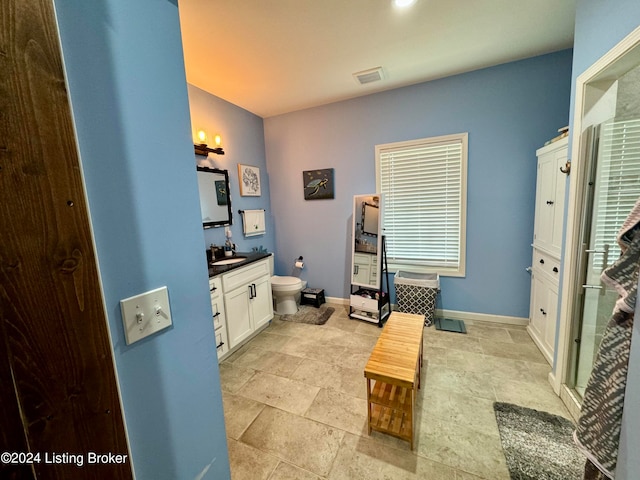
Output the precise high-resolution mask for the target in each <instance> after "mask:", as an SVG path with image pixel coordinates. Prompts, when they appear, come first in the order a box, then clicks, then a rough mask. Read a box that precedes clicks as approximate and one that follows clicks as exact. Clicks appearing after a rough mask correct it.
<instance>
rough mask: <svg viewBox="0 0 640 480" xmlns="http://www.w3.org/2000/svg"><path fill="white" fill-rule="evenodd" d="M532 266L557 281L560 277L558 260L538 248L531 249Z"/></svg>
mask: <svg viewBox="0 0 640 480" xmlns="http://www.w3.org/2000/svg"><path fill="white" fill-rule="evenodd" d="M533 268H535V269H536V270H537V271H539V272H542V273H544V274H546V275H547V276H549V277H550V278H551V279H553V280H555V281H556V282H558V280H559V278H560V261H559V260H557V259H556V258H554V257H552V256H551V255H549V254H547V253H544V252H542V251H541V250H538V249H535V248H534V249H533Z"/></svg>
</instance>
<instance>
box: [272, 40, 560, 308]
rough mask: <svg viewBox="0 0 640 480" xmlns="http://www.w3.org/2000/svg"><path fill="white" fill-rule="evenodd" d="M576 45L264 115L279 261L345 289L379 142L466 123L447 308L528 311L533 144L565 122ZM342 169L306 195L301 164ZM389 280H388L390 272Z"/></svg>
mask: <svg viewBox="0 0 640 480" xmlns="http://www.w3.org/2000/svg"><path fill="white" fill-rule="evenodd" d="M571 61H572V53H571V51H570V50H565V51H562V52H557V53H554V54H550V55H545V56H540V57H536V58H531V59H527V60H523V61H519V62H513V63H508V64H505V65H500V66H497V67H493V68H488V69H484V70H479V71H475V72H471V73H466V74H462V75H457V76H453V77H448V78H445V79H442V80H436V81H432V82H427V83H422V84H419V85H414V86H410V87H405V88H401V89H396V90H392V91H388V92H383V93H378V94H374V95H370V96H366V97H360V98H357V99H353V100H348V101H343V102H339V103H334V104H331V105H326V106H321V107H317V108H312V109H307V110H302V111H298V112H294V113H290V114H286V115H281V116H277V117H271V118H267V119H265V121H264V124H265V143H266V146H267V150H266V151H267V166H268V173H269V180H270V186H271V206H272V209H273V213H274V217H275V227H276V229H277V232H278V235H277V238H276V261H277V265H278V267H279V268H280V269H286V268H287V267H288V265H289V264H290V263H291V262H292V260H293V258H295V257H296V256H297V255H303V256H304V258H305V261H306V262H305V264H306V269H305V271H304V272H303V276H306V278H307V280H308V281H309V286H310V287H315V288H324V289H325V290H326V293H327V295H328V296H331V297H340V298H347V297H348V294H349V285H350V276H349V273H350V251H351V250H350V240H349V236H350V231H351V216H352V201H353V195H356V194H366V193H373V192H375V190H376V184H375V166H374V146H375V145H376V144H382V143H389V142H397V141H402V140H411V139H416V138H423V137H430V136H437V135H444V134H451V133H460V132H469V169H468V203H467V208H468V210H467V275H466V278H452V277H448V278H442V279H441V287H442V293H441V295H440V300H439V302H440V305H439V306H440V307H441V308H445V309H448V310H458V311H465V312H476V313H486V314H497V315H505V316H515V317H521V318H527V317H528V316H529V295H530V281H531V278H530V275H529V274H528V273H527V272H526V271H525V268H526V267H527V266H529V265H531V242H532V239H533V214H534V197H535V179H536V155H535V150H536V149H537V148H539V147H541V146H542V145H543V144H544V142H545V141H547V140H548V139H550V138H552V137H554V136H555V135H557V129H558V128H560V127H562V126H565V125H567V123H568V107H569V95H570V78H571ZM320 168H334V169H335V185H336V196H335V199H334V200H315V201H305V200H304V197H303V188H302V187H303V185H302V171H303V170H313V169H320ZM392 283H393V282H392Z"/></svg>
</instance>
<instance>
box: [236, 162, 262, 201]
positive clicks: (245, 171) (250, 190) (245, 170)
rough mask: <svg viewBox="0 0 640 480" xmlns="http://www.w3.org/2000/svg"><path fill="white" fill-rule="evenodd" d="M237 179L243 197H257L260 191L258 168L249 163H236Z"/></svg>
mask: <svg viewBox="0 0 640 480" xmlns="http://www.w3.org/2000/svg"><path fill="white" fill-rule="evenodd" d="M238 181H239V182H240V195H242V196H243V197H259V196H260V195H261V193H260V169H259V168H258V167H253V166H251V165H241V164H238Z"/></svg>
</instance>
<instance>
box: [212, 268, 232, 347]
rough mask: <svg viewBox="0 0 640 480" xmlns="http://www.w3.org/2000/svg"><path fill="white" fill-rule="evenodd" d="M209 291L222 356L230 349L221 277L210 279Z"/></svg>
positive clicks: (218, 345) (214, 325)
mask: <svg viewBox="0 0 640 480" xmlns="http://www.w3.org/2000/svg"><path fill="white" fill-rule="evenodd" d="M209 291H210V292H211V311H212V313H213V329H214V331H215V335H216V351H217V353H218V358H221V357H222V356H223V355H224V354H225V353H227V352H228V351H229V340H228V338H227V321H226V315H225V309H224V300H223V298H222V281H221V280H220V278H219V277H213V278H210V279H209Z"/></svg>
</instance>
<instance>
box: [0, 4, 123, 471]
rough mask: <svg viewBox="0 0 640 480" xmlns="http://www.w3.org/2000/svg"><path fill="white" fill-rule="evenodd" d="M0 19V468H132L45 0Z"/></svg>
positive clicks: (12, 7) (9, 7)
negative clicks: (21, 455)
mask: <svg viewBox="0 0 640 480" xmlns="http://www.w3.org/2000/svg"><path fill="white" fill-rule="evenodd" d="M0 22H1V25H0V73H1V74H0V342H1V343H0V395H1V396H0V422H1V427H0V431H1V432H2V433H1V434H0V442H1V444H0V452H5V451H10V452H31V453H33V454H34V457H33V460H34V463H32V464H29V465H22V466H21V465H7V464H6V463H0V478H39V479H58V478H60V479H80V478H82V479H87V478H96V479H104V478H109V479H125V478H132V473H131V464H130V461H129V452H128V448H127V441H126V436H125V431H124V424H123V418H122V412H121V407H120V401H119V396H118V391H117V385H116V380H115V373H114V364H113V358H112V350H111V342H110V340H109V333H108V326H107V321H106V316H105V308H104V304H103V299H102V292H101V290H100V286H99V282H98V270H97V265H96V258H95V251H94V249H93V242H92V236H91V231H90V225H89V217H88V210H87V204H86V201H85V193H84V189H83V181H82V178H81V173H80V162H79V158H78V153H77V146H76V142H75V135H74V131H73V126H72V117H71V112H70V105H69V100H68V97H67V91H66V86H65V79H64V74H63V68H62V59H61V53H60V41H59V38H58V31H57V25H56V22H55V16H54V10H53V2H52V0H2V2H0ZM89 452H95V453H99V454H108V453H112V454H121V455H126V458H125V459H124V462H123V463H114V462H112V463H107V464H88V463H89V461H90V457H89ZM54 453H58V454H63V455H64V454H68V455H76V457H60V458H59V460H62V463H58V462H55V463H48V461H47V460H49V461H54V460H55V459H56V457H54V456H53V454H54ZM36 454H40V457H39V460H37V459H36V457H35V455H36ZM64 458H66V460H64ZM69 458H72V460H71V461H68V460H69ZM73 459H75V461H74V460H73ZM79 462H81V463H82V466H79Z"/></svg>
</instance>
